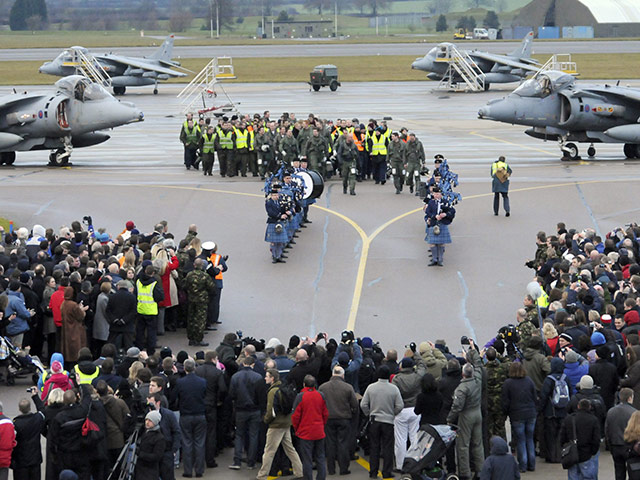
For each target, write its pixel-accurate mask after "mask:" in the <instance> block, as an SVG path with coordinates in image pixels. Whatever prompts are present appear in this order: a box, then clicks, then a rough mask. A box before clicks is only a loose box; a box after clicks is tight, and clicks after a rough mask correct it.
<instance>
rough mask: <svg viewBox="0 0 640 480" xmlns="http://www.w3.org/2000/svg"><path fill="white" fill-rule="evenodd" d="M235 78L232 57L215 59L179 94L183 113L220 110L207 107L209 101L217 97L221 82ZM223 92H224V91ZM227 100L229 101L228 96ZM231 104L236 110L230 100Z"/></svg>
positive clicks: (227, 106)
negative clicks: (218, 86)
mask: <svg viewBox="0 0 640 480" xmlns="http://www.w3.org/2000/svg"><path fill="white" fill-rule="evenodd" d="M233 78H236V76H235V73H234V70H233V61H232V59H231V57H214V58H213V59H212V60H211V61H210V62H209V63H207V65H206V66H205V67H204V68H203V69H202V70H200V73H198V74H197V75H196V76H195V77H194V78H193V80H191V82H190V83H189V85H187V86H186V87H184V88H183V89H182V91H181V92H180V93H179V94H178V98H179V99H180V100H181V102H180V105H181V107H182V110H183V113H189V112H191V113H193V111H194V110H195V109H199V111H207V112H210V111H214V110H218V108H216V107H209V106H207V99H208V98H215V97H217V93H216V91H215V86H216V84H218V83H219V82H220V80H229V79H233ZM222 90H223V91H224V89H222ZM225 95H226V92H225ZM227 99H229V97H228V96H227ZM229 102H230V104H231V105H230V106H231V107H233V108H232V109H235V106H234V105H233V103H231V100H230V99H229ZM225 108H229V105H226V106H225ZM227 111H229V110H227Z"/></svg>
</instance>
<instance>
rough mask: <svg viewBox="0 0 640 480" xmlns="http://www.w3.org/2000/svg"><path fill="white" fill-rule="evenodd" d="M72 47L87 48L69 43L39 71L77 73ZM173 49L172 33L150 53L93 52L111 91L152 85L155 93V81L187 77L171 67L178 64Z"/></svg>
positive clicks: (156, 91)
mask: <svg viewBox="0 0 640 480" xmlns="http://www.w3.org/2000/svg"><path fill="white" fill-rule="evenodd" d="M72 50H80V51H82V52H83V53H84V54H87V53H88V50H87V49H86V48H84V47H71V49H70V50H65V51H64V52H62V53H61V54H60V55H58V56H57V57H56V58H55V59H54V60H52V61H51V62H45V63H44V64H43V65H42V66H41V67H40V69H39V71H40V73H47V74H49V75H57V76H58V77H64V76H67V75H73V74H75V73H76V62H75V60H74V58H73V54H72ZM172 52H173V35H169V36H168V37H167V38H166V40H165V41H164V43H163V44H162V45H161V46H160V48H159V49H158V50H157V51H156V52H155V53H154V54H153V55H151V56H149V57H143V58H138V57H125V56H123V55H115V54H113V53H105V54H104V55H93V58H95V59H96V61H97V62H98V64H99V65H100V66H101V67H102V68H103V69H104V71H105V72H107V74H108V75H109V76H110V77H111V85H112V86H113V93H115V94H116V95H124V92H125V91H126V89H127V87H141V86H145V85H155V87H154V89H153V93H154V94H157V93H158V81H159V80H168V79H169V78H174V77H186V76H187V74H186V73H184V72H179V71H177V70H173V68H176V67H180V64H179V63H178V62H174V61H173V60H171V53H172Z"/></svg>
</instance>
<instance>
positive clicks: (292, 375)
mask: <svg viewBox="0 0 640 480" xmlns="http://www.w3.org/2000/svg"><path fill="white" fill-rule="evenodd" d="M310 350H311V355H309V352H307V350H305V349H304V348H301V349H300V350H298V352H297V353H296V364H295V365H294V366H293V367H292V368H291V371H290V372H289V375H288V376H287V381H288V382H289V383H292V384H293V385H295V387H296V390H297V391H298V392H299V391H301V390H302V384H303V381H304V377H306V376H307V375H311V376H313V377H314V378H318V372H319V371H320V365H321V363H322V359H321V358H320V357H319V356H316V355H315V347H314V346H313V345H312V346H311V347H310Z"/></svg>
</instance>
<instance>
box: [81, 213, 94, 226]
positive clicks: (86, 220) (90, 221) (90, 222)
mask: <svg viewBox="0 0 640 480" xmlns="http://www.w3.org/2000/svg"><path fill="white" fill-rule="evenodd" d="M82 222H83V223H86V224H87V225H93V219H92V218H91V216H89V215H85V216H84V217H82Z"/></svg>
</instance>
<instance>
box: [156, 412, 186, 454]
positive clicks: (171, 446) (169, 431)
mask: <svg viewBox="0 0 640 480" xmlns="http://www.w3.org/2000/svg"><path fill="white" fill-rule="evenodd" d="M160 415H162V418H161V419H160V431H161V432H162V435H164V439H165V440H166V443H165V448H164V451H165V452H173V453H175V452H177V451H178V450H179V449H180V441H181V440H182V437H181V434H180V425H179V424H178V419H177V418H176V415H175V413H173V412H172V411H171V410H169V409H168V408H164V407H160Z"/></svg>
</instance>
